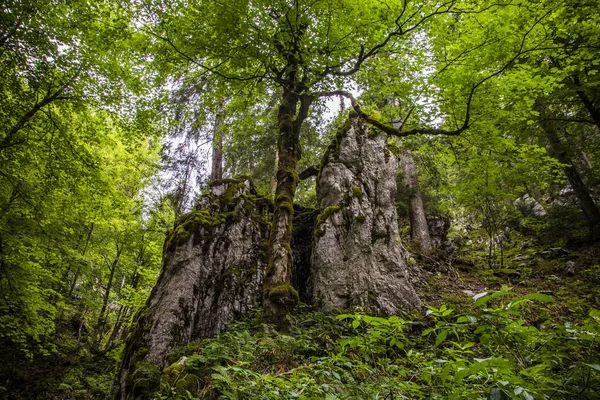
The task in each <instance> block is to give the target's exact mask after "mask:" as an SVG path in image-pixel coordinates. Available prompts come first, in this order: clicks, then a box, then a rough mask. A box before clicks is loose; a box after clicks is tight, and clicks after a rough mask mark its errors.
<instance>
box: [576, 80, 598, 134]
mask: <svg viewBox="0 0 600 400" xmlns="http://www.w3.org/2000/svg"><path fill="white" fill-rule="evenodd" d="M573 83H575V85H576V86H577V89H576V90H575V93H577V96H579V99H581V102H582V103H583V105H584V106H585V108H586V109H587V111H588V113H589V114H590V117H592V120H593V121H594V124H596V126H597V127H598V129H600V110H599V109H598V108H597V107H596V106H595V105H594V102H593V101H592V100H591V99H590V98H589V97H588V95H587V94H586V93H585V92H584V91H583V87H582V85H581V81H580V80H579V76H577V74H575V75H573Z"/></svg>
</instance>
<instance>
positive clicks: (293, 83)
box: [263, 61, 313, 329]
mask: <svg viewBox="0 0 600 400" xmlns="http://www.w3.org/2000/svg"><path fill="white" fill-rule="evenodd" d="M290 65H291V67H289V68H288V73H287V74H286V81H287V82H288V83H289V84H288V85H286V86H285V87H284V90H283V96H282V99H281V103H280V105H279V112H278V115H277V121H278V138H277V151H278V154H279V160H278V163H277V174H276V179H277V186H276V189H275V208H274V211H273V218H272V226H271V236H270V240H269V264H268V267H267V271H266V274H265V281H264V298H263V309H264V318H265V321H266V322H269V323H272V324H274V325H276V326H277V327H278V328H279V329H285V327H286V314H287V313H288V312H289V311H290V310H291V309H292V308H293V307H294V306H295V305H296V304H297V303H298V293H297V291H296V290H295V289H294V288H293V287H292V285H291V275H292V264H293V258H292V249H291V240H292V220H293V218H294V208H293V203H294V195H295V193H296V187H297V185H298V172H297V167H298V161H299V160H300V157H301V148H300V128H301V126H302V123H303V122H304V120H305V119H306V117H307V115H308V110H309V108H310V105H311V103H312V100H313V98H312V97H311V96H309V95H308V94H306V93H303V92H304V90H305V86H304V82H302V81H301V80H299V79H298V68H297V66H296V65H297V64H296V63H294V62H293V61H292V62H291V63H290Z"/></svg>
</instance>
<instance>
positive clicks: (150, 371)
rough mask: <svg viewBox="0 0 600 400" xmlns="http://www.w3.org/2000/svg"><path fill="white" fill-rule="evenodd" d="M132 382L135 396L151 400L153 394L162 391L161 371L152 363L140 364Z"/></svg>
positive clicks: (144, 362)
mask: <svg viewBox="0 0 600 400" xmlns="http://www.w3.org/2000/svg"><path fill="white" fill-rule="evenodd" d="M131 382H132V391H133V394H134V396H136V397H139V398H144V399H145V398H150V397H151V394H152V393H154V392H156V391H158V390H159V389H160V370H159V369H158V366H156V365H155V364H153V363H151V362H148V361H141V362H138V363H137V364H136V365H135V370H134V372H133V374H132V376H131Z"/></svg>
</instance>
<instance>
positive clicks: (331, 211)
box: [314, 206, 341, 237]
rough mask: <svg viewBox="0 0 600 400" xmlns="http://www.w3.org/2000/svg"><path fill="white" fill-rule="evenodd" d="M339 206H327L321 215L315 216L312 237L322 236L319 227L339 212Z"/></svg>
mask: <svg viewBox="0 0 600 400" xmlns="http://www.w3.org/2000/svg"><path fill="white" fill-rule="evenodd" d="M340 209H341V207H340V206H329V207H327V208H326V209H324V210H323V212H322V213H321V214H319V215H318V216H317V222H316V223H315V232H314V235H315V236H317V237H320V236H323V235H324V234H325V232H324V231H322V230H321V225H323V224H324V223H325V221H327V219H328V218H329V217H330V216H331V215H333V214H334V213H336V212H338V211H340Z"/></svg>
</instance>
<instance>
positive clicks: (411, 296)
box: [311, 118, 420, 315]
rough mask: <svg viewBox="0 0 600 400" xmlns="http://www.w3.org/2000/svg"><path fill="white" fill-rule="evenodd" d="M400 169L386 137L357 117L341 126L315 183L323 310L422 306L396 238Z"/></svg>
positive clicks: (317, 281)
mask: <svg viewBox="0 0 600 400" xmlns="http://www.w3.org/2000/svg"><path fill="white" fill-rule="evenodd" d="M397 169H398V161H397V159H396V157H395V156H394V155H393V154H392V153H391V152H390V151H389V150H388V149H387V135H385V134H384V133H379V134H369V130H368V128H367V127H366V125H365V124H364V123H362V121H360V120H359V119H358V118H351V120H350V121H349V122H348V123H347V124H346V125H345V126H344V127H342V128H340V130H339V132H338V134H337V137H336V141H335V142H334V143H333V144H332V145H331V146H330V147H329V149H328V151H327V154H326V155H325V159H324V163H323V167H322V169H321V173H320V175H319V178H318V182H317V200H318V204H319V208H320V211H321V213H320V214H319V216H318V217H317V222H316V227H315V234H314V239H313V252H312V277H311V279H312V285H313V298H314V301H315V305H316V306H317V307H318V308H320V309H322V310H324V311H332V310H335V309H343V308H350V307H354V306H363V307H364V308H365V309H366V310H368V311H369V312H374V313H378V314H383V315H391V314H394V313H396V311H397V310H398V309H405V310H406V309H411V308H413V307H418V306H420V300H419V298H418V296H417V294H416V293H415V291H414V289H413V287H412V284H411V282H410V281H409V274H408V271H407V266H406V262H405V260H404V258H403V254H404V250H403V248H402V246H401V244H400V242H399V238H398V224H397V215H396V209H395V206H394V195H395V193H396V170H397Z"/></svg>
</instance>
